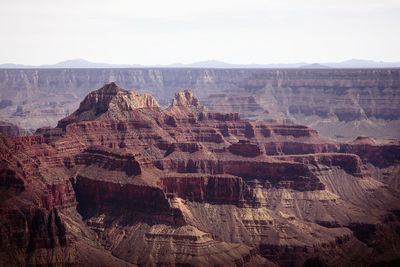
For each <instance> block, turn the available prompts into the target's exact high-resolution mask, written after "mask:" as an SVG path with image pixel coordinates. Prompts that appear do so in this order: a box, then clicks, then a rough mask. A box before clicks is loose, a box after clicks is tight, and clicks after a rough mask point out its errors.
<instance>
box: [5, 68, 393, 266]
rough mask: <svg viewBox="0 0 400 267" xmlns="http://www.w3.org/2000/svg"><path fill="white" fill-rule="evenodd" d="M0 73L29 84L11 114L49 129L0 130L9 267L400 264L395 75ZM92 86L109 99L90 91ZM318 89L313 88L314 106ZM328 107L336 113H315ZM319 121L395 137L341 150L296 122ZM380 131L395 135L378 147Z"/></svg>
mask: <svg viewBox="0 0 400 267" xmlns="http://www.w3.org/2000/svg"><path fill="white" fill-rule="evenodd" d="M94 71H96V72H98V73H97V74H98V75H99V77H102V78H101V79H95V78H93V77H92V76H91V74H92V73H91V72H94ZM325 71H329V72H325ZM352 71H353V72H355V73H356V74H354V73H353V74H351V73H350V74H349V72H352ZM182 72H186V74H185V75H180V74H181V73H182ZM265 72H266V73H265ZM0 73H1V75H2V78H1V79H0V81H2V83H1V87H2V88H16V87H18V86H19V87H18V88H20V89H19V90H11V89H10V90H3V89H2V91H1V92H2V99H9V100H10V101H11V103H8V102H7V103H8V104H7V103H6V104H4V105H3V106H2V107H3V109H2V113H1V114H2V115H4V116H5V115H6V114H7V112H11V111H12V110H13V109H14V108H15V106H17V109H19V111H20V112H19V113H18V114H20V115H15V113H14V115H13V116H14V117H13V118H16V117H18V118H19V119H16V120H15V121H13V122H15V123H16V124H18V125H19V126H27V125H29V126H28V127H24V128H28V129H36V128H38V129H37V130H36V131H35V133H34V134H33V135H30V136H15V135H9V134H0V159H1V161H0V173H1V175H0V190H1V194H0V196H1V202H0V214H1V216H0V265H4V266H21V265H23V266H24V265H48V266H52V265H54V266H64V265H68V266H81V265H89V264H92V265H99V266H303V265H304V266H307V265H308V264H313V263H319V264H325V265H328V266H347V265H355V266H365V265H370V264H385V263H387V264H390V263H391V262H392V263H394V262H396V261H398V260H399V259H400V248H399V247H398V246H397V245H396V244H399V243H400V230H399V229H400V180H399V175H400V141H399V140H395V139H394V138H396V137H397V135H396V134H398V132H397V133H396V134H393V136H392V135H391V133H390V131H391V130H393V129H394V128H395V127H397V126H396V121H397V120H398V116H399V114H400V113H399V112H398V108H399V105H398V102H396V101H399V99H400V98H399V95H398V94H399V93H398V87H399V85H400V84H399V73H400V72H399V71H397V70H379V71H375V70H363V71H358V70H348V71H341V70H323V71H322V70H321V72H320V71H319V70H312V71H310V70H290V71H289V70H287V71H286V70H285V71H264V72H260V71H259V70H182V69H176V70H173V69H171V70H151V69H149V70H115V69H114V70H12V71H11V70H5V71H0ZM60 73H61V74H60ZM89 73H90V75H89ZM138 73H140V75H139V74H138ZM357 73H358V74H357ZM78 74H79V75H78ZM111 74H112V75H113V76H111ZM128 74H129V75H130V76H129V75H128ZM59 75H64V78H63V79H58V78H59ZM135 75H136V76H135ZM175 75H176V76H175ZM258 75H259V76H258ZM268 75H270V76H271V77H270V76H268ZM346 75H349V76H346ZM354 75H355V76H354ZM357 75H358V76H357ZM128 76H129V78H127V77H128ZM139 76H140V77H141V79H142V78H143V79H142V80H141V79H136V78H135V77H139ZM328 76H329V77H334V78H331V79H330V80H329V79H328V78H327V77H328ZM17 77H18V78H17ZM73 77H75V78H73ZM168 77H169V79H170V80H168V79H167V78H168ZM177 77H179V78H177ZM216 77H219V78H216ZM266 77H267V78H266ZM268 77H270V78H268ZM345 77H348V78H345ZM371 77H372V78H371ZM109 79H115V80H119V79H122V80H124V81H125V82H126V83H128V84H129V86H128V88H129V89H135V90H136V91H139V92H135V91H127V90H124V89H121V88H120V87H119V86H118V85H117V84H116V83H114V82H111V83H109V81H108V80H109ZM125 79H126V80H125ZM332 79H337V81H339V80H341V81H342V80H343V82H337V81H334V82H332ZM160 81H162V83H159V82H160ZM271 81H273V82H271ZM296 81H297V82H296ZM102 82H104V83H107V84H106V85H104V86H103V85H100V86H98V84H99V83H102ZM134 83H136V85H134ZM121 84H122V85H121V87H124V84H123V83H121ZM146 84H147V85H151V86H147V87H146V89H143V87H140V88H139V86H144V85H146ZM94 86H98V88H100V87H101V88H100V89H97V90H94V91H91V92H90V90H91V88H92V87H94ZM166 86H167V87H166ZM78 87H79V88H85V89H84V90H81V89H79V90H78ZM272 87H274V89H271V88H272ZM165 88H169V89H168V90H166V89H165ZM172 88H175V90H177V92H175V91H174V92H173V93H172V91H170V90H172ZM187 88H194V90H193V91H191V90H187ZM279 88H280V89H282V90H280V89H279ZM284 88H286V89H287V88H291V89H290V90H283V89H284ZM293 88H295V89H293ZM306 88H308V89H309V88H315V89H313V90H314V91H313V93H312V94H311V95H308V93H305V91H306ZM332 88H341V90H342V91H340V90H339V91H332V90H333V89H332ZM357 88H358V89H357ZM360 88H361V89H360ZM366 88H367V89H366ZM368 88H369V89H368ZM139 89H140V90H139ZM278 89H279V90H278ZM308 89H307V90H308ZM144 90H145V91H146V93H145V92H143V91H144ZM216 90H220V91H221V92H220V93H219V94H218V95H214V96H210V95H211V94H213V93H215V91H216ZM223 90H228V91H229V94H230V96H228V94H225V93H223V92H222V91H223ZM321 90H322V91H323V90H326V94H325V95H322V96H318V93H319V92H321ZM357 90H358V91H357ZM365 90H366V91H368V94H369V96H368V97H370V98H368V97H367V96H366V95H367V93H366V92H364V91H365ZM361 91H363V93H360V92H361ZM39 92H41V93H39ZM279 92H280V93H282V94H281V95H279ZM149 93H151V94H149ZM283 93H285V95H283ZM298 93H302V94H303V97H306V95H308V96H307V97H308V98H305V99H302V98H301V97H299V95H298ZM86 94H87V95H86ZM153 94H154V95H156V96H157V98H155V97H154V98H153V96H152V95H153ZM196 94H198V95H199V96H201V99H200V100H199V99H198V98H196V96H195V95H196ZM335 94H336V96H335V97H336V98H335V99H336V100H335V101H338V102H335V101H334V100H333V98H332V97H331V96H332V95H335ZM85 95H86V96H85ZM271 95H274V98H270V97H269V96H271ZM300 95H301V94H300ZM84 96H85V97H84ZM324 96H325V97H324ZM328 96H329V97H328ZM356 96H357V97H356ZM375 96H377V98H375ZM51 97H53V102H52V103H51V101H50V102H46V101H49V98H51ZM83 97H84V99H83V100H82V101H80V99H81V98H83ZM168 97H171V98H172V101H171V104H170V105H169V106H167V107H166V103H167V101H166V100H165V99H166V98H168ZM252 97H253V100H254V101H253V100H251V98H252ZM310 98H312V99H310ZM24 99H25V100H24ZM243 99H247V100H248V101H247V102H246V101H242V100H243ZM268 99H269V100H271V101H278V100H279V101H281V102H287V103H289V104H288V106H286V107H283V106H282V105H280V104H279V103H278V102H275V103H274V105H275V106H276V107H277V108H276V109H275V110H272V109H270V110H267V109H266V108H265V107H266V106H264V105H260V104H262V103H263V102H265V101H267V100H268ZM348 99H352V100H353V101H356V102H357V101H358V102H357V103H358V105H355V104H354V103H355V102H352V104H351V105H350V104H349V103H348ZM367 99H369V100H368V101H369V102H368V101H367ZM374 99H376V100H374ZM157 100H159V101H157ZM203 100H207V101H205V103H207V105H208V106H209V107H208V108H207V107H206V106H203V105H202V104H201V103H203ZM239 100H240V101H239ZM311 100H312V101H311ZM322 100H326V102H323V103H321V102H320V101H322ZM20 101H22V102H20ZM23 101H27V102H26V104H23ZM76 101H80V104H76ZM363 101H364V102H363ZM373 101H376V103H375V102H374V103H373ZM379 101H381V102H379ZM3 102H4V101H3ZM3 102H2V103H3ZM159 103H161V104H159ZM217 103H219V104H217ZM237 103H242V104H240V105H239V106H237V105H236V104H237ZM302 103H308V105H307V106H306V105H303V104H302ZM337 103H343V105H344V106H341V105H339V104H337ZM373 104H375V106H373ZM274 105H272V104H270V105H269V106H268V107H271V106H274ZM4 106H5V107H4ZM18 106H20V107H21V108H18ZM50 106H53V107H54V108H52V109H49V107H50ZM278 107H279V108H278ZM322 107H324V108H327V109H329V110H326V112H325V110H324V112H322V113H321V114H319V115H318V114H317V113H316V110H318V109H319V108H322ZM336 107H337V108H336ZM342 107H343V109H342ZM346 107H347V108H346ZM280 108H286V109H288V110H289V111H290V112H289V113H284V112H283V111H282V109H280ZM307 108H308V109H307ZM368 108H369V109H368ZM216 109H223V112H221V111H216ZM7 110H8V111H7ZM45 110H49V111H48V112H44V111H45ZM72 110H75V111H74V112H70V111H72ZM6 111H7V112H6ZM14 111H15V112H16V110H14ZM35 112H36V113H35ZM239 113H240V114H239ZM34 114H36V115H34ZM263 114H264V115H263ZM282 114H283V115H282ZM288 114H289V115H290V116H289V115H288ZM292 114H297V115H299V114H300V115H299V116H297V115H296V116H297V117H296V116H294V115H293V116H292ZM307 114H308V115H309V116H310V117H312V116H318V117H319V118H321V119H330V118H331V117H333V116H335V117H336V120H337V121H336V122H335V123H339V124H340V123H342V124H343V125H350V124H351V123H354V122H359V123H361V121H362V120H363V119H365V120H367V121H368V120H372V119H371V118H372V117H374V118H375V119H376V121H383V122H382V123H385V125H394V126H393V127H394V128H390V127H389V128H390V129H388V130H384V129H382V131H381V132H377V131H375V130H374V129H375V128H373V127H372V128H370V129H371V132H375V135H371V136H372V137H366V136H360V137H357V138H354V139H353V140H349V141H347V140H346V141H338V140H334V139H332V138H326V137H323V136H321V135H319V134H318V132H317V131H316V130H314V129H312V128H310V127H308V126H304V125H299V124H296V122H297V121H298V120H300V119H299V118H300V117H301V116H303V115H304V116H305V115H307ZM66 115H67V116H66ZM308 115H307V116H308ZM35 116H37V117H35ZM251 116H253V119H255V120H254V121H253V120H248V119H245V118H246V117H251ZM360 116H361V117H360ZM34 118H37V120H33V119H34ZM2 119H4V118H3V117H2ZM375 119H374V120H375ZM56 120H57V122H56ZM289 120H290V121H289ZM50 122H51V123H50ZM46 123H50V127H49V126H48V125H47V124H46ZM332 125H333V124H331V126H332ZM38 126H39V127H38ZM40 126H43V127H40ZM44 126H46V127H44ZM346 127H347V126H346ZM6 128H7V129H11V126H7V127H6ZM360 129H361V128H360ZM339 130H340V129H339ZM10 131H11V130H10ZM354 133H357V131H353V132H352V133H351V134H348V135H347V136H346V138H343V139H348V138H349V137H350V136H352V135H354ZM335 134H336V133H335ZM345 134H347V133H345ZM382 136H389V137H391V138H392V139H386V140H380V139H377V138H374V137H382ZM337 139H338V138H337ZM339 139H340V138H339Z"/></svg>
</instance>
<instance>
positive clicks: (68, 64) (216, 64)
mask: <svg viewBox="0 0 400 267" xmlns="http://www.w3.org/2000/svg"><path fill="white" fill-rule="evenodd" d="M32 68H38V69H43V68H48V69H54V68H66V69H77V68H78V69H79V68H82V69H95V68H101V69H103V68H212V69H237V68H243V69H293V68H302V69H326V68H400V62H382V61H379V62H378V61H372V60H362V59H350V60H346V61H343V62H328V63H313V64H309V63H307V62H299V63H285V64H231V63H226V62H223V61H218V60H206V61H199V62H194V63H191V64H183V63H174V64H168V65H140V64H109V63H98V62H90V61H87V60H85V59H72V60H67V61H62V62H59V63H57V64H54V65H40V66H30V65H23V64H13V63H7V64H0V69H32Z"/></svg>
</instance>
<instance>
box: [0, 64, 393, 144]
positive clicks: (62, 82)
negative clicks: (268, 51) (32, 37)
mask: <svg viewBox="0 0 400 267" xmlns="http://www.w3.org/2000/svg"><path fill="white" fill-rule="evenodd" d="M399 77H400V71H399V70H396V69H379V70H373V69H364V70H356V69H342V70H340V69H321V70H312V69H300V70H295V69H293V70H256V69H254V70H249V69H244V70H240V69H227V70H224V69H54V70H49V69H48V70H46V69H40V70H31V69H30V70H0V119H1V120H4V121H10V122H13V123H14V124H16V125H17V126H19V127H22V128H24V129H28V130H29V131H31V132H34V131H35V130H36V129H37V128H40V127H43V126H53V127H54V126H56V125H57V122H58V121H59V120H60V119H61V118H64V117H65V116H68V115H70V114H71V113H72V111H74V110H76V109H77V108H78V106H79V102H80V100H81V99H82V98H83V97H84V96H85V95H86V94H88V93H89V92H90V91H92V90H95V89H97V88H100V87H101V86H102V85H103V84H104V83H109V82H112V81H115V82H116V83H118V84H119V85H120V86H122V87H123V88H126V89H129V90H135V91H138V92H139V93H141V94H143V93H150V94H151V95H153V96H154V98H155V99H157V101H158V102H159V103H160V104H161V106H167V105H169V101H170V99H171V98H172V97H173V96H174V93H175V92H176V91H183V90H186V89H191V90H192V91H193V92H194V94H196V95H197V96H199V97H200V99H201V100H202V103H203V104H204V105H205V106H207V107H208V108H209V109H211V110H214V111H218V112H228V113H230V112H237V113H239V114H240V115H241V116H242V118H245V119H249V120H252V121H267V122H268V121H269V122H284V123H298V124H305V125H308V126H311V127H312V128H314V129H316V130H318V132H319V133H320V134H321V135H323V136H326V137H331V138H335V139H337V140H341V141H349V140H352V139H354V138H356V137H357V136H360V135H368V136H371V137H374V138H381V139H382V138H384V139H389V138H399V137H400V136H399V134H398V133H399V132H400V122H399V121H400V118H399V116H400V110H399V106H400V102H399V101H400V95H399V94H400V93H399V92H400V90H399V86H400V85H399V84H400V78H399ZM182 94H183V95H182V96H184V93H182ZM182 99H183V98H180V99H177V100H176V101H178V102H179V101H181V100H182ZM88 103H89V102H88Z"/></svg>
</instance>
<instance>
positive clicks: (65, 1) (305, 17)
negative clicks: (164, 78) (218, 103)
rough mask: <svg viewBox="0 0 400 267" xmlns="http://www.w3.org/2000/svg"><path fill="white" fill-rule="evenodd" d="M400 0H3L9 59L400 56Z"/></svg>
mask: <svg viewBox="0 0 400 267" xmlns="http://www.w3.org/2000/svg"><path fill="white" fill-rule="evenodd" d="M399 32H400V1H399V0H275V1H271V0H264V1H262V0H259V1H257V0H241V1H235V0H196V1H191V0H141V1H136V0H112V1H111V0H87V1H85V0H80V1H79V0H0V36H1V39H0V49H1V53H0V64H2V63H18V64H29V65H41V64H54V63H57V62H59V61H64V60H69V59H75V58H83V59H87V60H89V61H93V62H107V63H115V64H147V65H150V64H170V63H177V62H180V63H192V62H196V61H203V60H211V59H214V60H221V61H225V62H229V63H235V64H240V63H241V64H250V63H258V64H268V63H295V62H309V63H313V62H338V61H344V60H347V59H351V58H358V59H368V60H376V61H388V62H400V34H399Z"/></svg>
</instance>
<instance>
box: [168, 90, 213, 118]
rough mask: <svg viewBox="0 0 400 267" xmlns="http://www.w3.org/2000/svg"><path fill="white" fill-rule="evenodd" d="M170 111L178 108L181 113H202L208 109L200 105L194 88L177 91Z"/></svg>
mask: <svg viewBox="0 0 400 267" xmlns="http://www.w3.org/2000/svg"><path fill="white" fill-rule="evenodd" d="M169 110H170V111H173V110H178V111H179V113H180V112H183V113H187V112H189V113H195V114H196V113H200V112H203V111H207V108H205V107H203V106H202V105H200V103H199V100H198V99H197V97H195V96H194V94H193V92H192V90H188V89H187V90H184V91H179V92H176V93H175V96H174V99H173V100H172V104H171V106H170V107H169Z"/></svg>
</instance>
